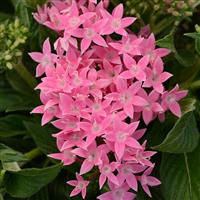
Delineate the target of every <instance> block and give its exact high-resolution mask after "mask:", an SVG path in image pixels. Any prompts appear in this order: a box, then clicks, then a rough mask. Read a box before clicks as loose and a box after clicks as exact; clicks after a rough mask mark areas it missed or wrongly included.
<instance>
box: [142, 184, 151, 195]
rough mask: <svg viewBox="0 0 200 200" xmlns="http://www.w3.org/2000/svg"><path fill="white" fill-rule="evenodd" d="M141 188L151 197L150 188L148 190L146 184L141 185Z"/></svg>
mask: <svg viewBox="0 0 200 200" xmlns="http://www.w3.org/2000/svg"><path fill="white" fill-rule="evenodd" d="M142 188H143V190H144V191H145V192H146V193H147V194H148V195H149V196H150V197H152V196H151V192H150V190H149V188H148V186H147V185H142Z"/></svg>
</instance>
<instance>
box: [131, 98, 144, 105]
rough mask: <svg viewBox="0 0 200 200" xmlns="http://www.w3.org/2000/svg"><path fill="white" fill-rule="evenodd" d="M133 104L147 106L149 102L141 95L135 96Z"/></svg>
mask: <svg viewBox="0 0 200 200" xmlns="http://www.w3.org/2000/svg"><path fill="white" fill-rule="evenodd" d="M132 103H133V105H135V106H145V105H147V104H148V102H147V101H146V100H145V99H143V98H142V97H140V96H133V101H132Z"/></svg>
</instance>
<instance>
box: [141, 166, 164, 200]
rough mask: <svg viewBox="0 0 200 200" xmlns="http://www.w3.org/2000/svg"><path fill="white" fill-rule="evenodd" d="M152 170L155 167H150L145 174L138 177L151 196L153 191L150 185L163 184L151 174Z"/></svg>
mask: <svg viewBox="0 0 200 200" xmlns="http://www.w3.org/2000/svg"><path fill="white" fill-rule="evenodd" d="M152 171H153V167H149V168H148V169H146V170H145V172H144V173H143V175H142V176H141V177H139V178H138V179H139V181H140V183H141V185H142V188H143V189H144V191H145V192H146V193H147V194H148V195H149V196H150V197H152V196H151V192H150V190H149V187H148V186H157V185H160V184H161V182H160V181H159V180H158V179H157V178H155V177H153V176H149V175H150V174H151V172H152Z"/></svg>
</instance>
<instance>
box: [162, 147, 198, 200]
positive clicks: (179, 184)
mask: <svg viewBox="0 0 200 200" xmlns="http://www.w3.org/2000/svg"><path fill="white" fill-rule="evenodd" d="M199 166H200V145H198V147H197V148H196V150H195V151H194V152H192V153H188V154H178V155H177V154H176V155H174V154H164V155H163V157H162V162H161V168H160V177H161V182H162V185H161V187H162V191H163V194H164V197H165V199H166V200H199V197H200V171H199Z"/></svg>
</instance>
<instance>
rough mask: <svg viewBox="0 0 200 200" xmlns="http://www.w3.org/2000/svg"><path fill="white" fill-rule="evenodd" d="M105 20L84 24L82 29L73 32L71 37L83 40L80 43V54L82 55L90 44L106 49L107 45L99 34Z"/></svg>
mask: <svg viewBox="0 0 200 200" xmlns="http://www.w3.org/2000/svg"><path fill="white" fill-rule="evenodd" d="M106 23H107V20H104V19H101V20H99V21H97V22H95V23H94V24H91V23H89V24H85V25H84V28H83V29H81V28H79V29H77V30H76V31H74V33H73V36H76V37H78V38H83V39H82V41H81V53H82V54H83V53H84V52H85V51H86V50H87V49H88V48H89V46H90V44H91V42H94V43H95V44H97V45H100V46H103V47H107V46H108V45H107V43H106V41H105V40H104V38H103V37H102V36H101V34H100V30H101V29H102V28H103V27H104V26H105V24H106Z"/></svg>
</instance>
